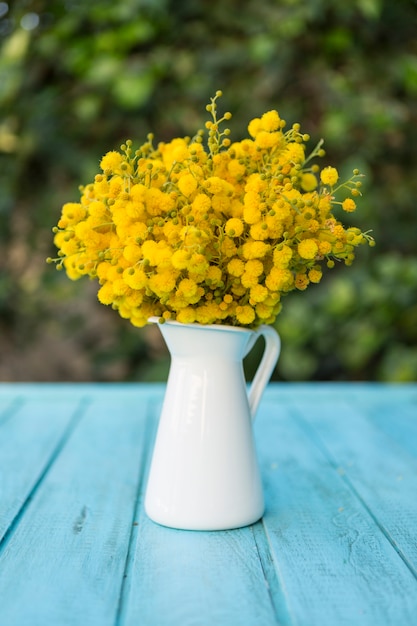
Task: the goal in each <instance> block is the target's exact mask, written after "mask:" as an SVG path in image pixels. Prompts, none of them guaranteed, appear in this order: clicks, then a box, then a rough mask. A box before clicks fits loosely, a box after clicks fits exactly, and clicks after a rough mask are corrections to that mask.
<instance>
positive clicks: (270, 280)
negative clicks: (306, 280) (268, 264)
mask: <svg viewBox="0 0 417 626" xmlns="http://www.w3.org/2000/svg"><path fill="white" fill-rule="evenodd" d="M293 284H294V278H293V275H292V273H291V272H290V270H287V269H283V268H280V267H272V268H271V270H270V272H269V274H268V275H267V277H266V280H265V285H266V287H267V288H268V289H269V290H270V291H272V292H275V291H289V290H290V289H291V288H292V287H293Z"/></svg>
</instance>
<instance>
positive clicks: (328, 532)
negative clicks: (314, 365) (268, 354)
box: [257, 394, 417, 626]
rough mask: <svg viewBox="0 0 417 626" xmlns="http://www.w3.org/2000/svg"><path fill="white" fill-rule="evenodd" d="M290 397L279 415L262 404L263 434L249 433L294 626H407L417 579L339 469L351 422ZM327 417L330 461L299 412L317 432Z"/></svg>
mask: <svg viewBox="0 0 417 626" xmlns="http://www.w3.org/2000/svg"><path fill="white" fill-rule="evenodd" d="M297 397H299V396H297V394H296V395H295V396H294V402H290V401H289V400H287V401H286V403H285V404H284V405H283V406H281V407H280V406H279V405H277V404H276V403H274V404H273V405H269V404H268V403H264V405H263V408H262V411H261V414H260V416H259V421H260V422H261V420H264V421H266V422H268V425H267V426H265V427H264V428H263V429H261V425H260V424H259V431H258V433H257V434H258V443H259V454H260V458H261V463H262V468H263V474H264V477H265V487H266V499H267V502H268V509H267V512H266V515H265V517H264V524H265V529H266V533H267V535H268V538H269V541H270V545H271V551H272V554H273V558H274V560H275V564H276V568H277V572H278V576H279V579H280V580H282V581H283V583H284V584H285V589H286V592H287V602H288V610H289V613H290V615H291V616H292V617H293V619H294V623H296V624H298V623H300V624H306V626H316V625H317V626H325V625H327V624H328V625H329V626H331V625H334V624H355V625H356V624H357V625H361V624H363V625H373V624H384V625H389V624H392V625H393V626H394V625H398V624H402V625H404V626H405V625H409V626H412V625H413V626H414V624H415V615H416V611H417V592H416V590H417V587H416V585H417V581H416V578H415V576H414V575H413V573H412V572H411V571H410V569H409V568H408V567H407V565H406V564H405V562H404V561H403V560H402V559H401V558H400V557H399V555H398V553H397V551H396V550H395V549H394V548H393V546H392V544H391V543H390V541H388V540H387V537H386V536H385V534H384V532H382V531H381V529H380V527H379V525H378V523H377V522H376V520H375V518H374V517H373V516H372V515H370V513H369V510H368V509H367V507H366V506H364V504H363V502H362V500H361V499H360V498H358V495H357V493H356V492H355V491H354V490H352V489H351V487H350V485H349V484H347V483H346V481H345V480H344V477H343V471H342V470H341V469H340V468H341V464H340V462H339V461H340V454H342V453H343V452H344V451H345V446H346V437H345V433H346V430H349V427H348V425H347V419H348V417H349V415H345V414H344V413H343V412H341V409H340V402H338V403H337V404H336V405H335V403H334V401H333V400H331V401H330V402H328V403H326V402H324V401H323V400H322V401H318V402H316V403H315V402H314V394H313V397H311V398H305V399H304V402H303V403H302V406H301V405H300V402H297V400H296V399H297ZM336 407H337V413H336V412H335V408H336ZM326 409H327V412H328V417H329V419H331V418H332V420H333V429H334V431H335V432H334V437H333V438H334V440H335V441H338V442H339V447H340V450H339V452H340V454H339V455H338V454H336V456H335V458H333V457H332V458H329V457H328V456H327V455H326V453H325V451H323V449H322V447H321V446H320V445H319V442H318V441H317V440H315V439H314V438H312V437H311V432H306V430H305V428H303V425H302V424H300V422H299V420H298V419H297V412H298V415H303V416H304V415H305V416H308V418H306V419H309V420H311V422H312V423H314V425H316V420H317V421H319V422H320V419H321V416H322V414H323V412H324V411H325V410H326ZM327 425H328V424H327ZM336 431H338V433H337V434H336ZM323 432H326V433H327V431H326V426H323ZM360 438H361V436H360V431H358V432H357V435H356V440H359V439H360ZM361 440H362V439H361ZM364 441H366V439H364ZM346 447H347V446H346ZM382 465H383V466H384V467H385V464H384V463H382ZM381 469H382V468H381ZM407 495H408V496H410V495H411V493H410V492H407ZM403 497H404V494H403ZM414 528H416V527H414ZM307 615H308V621H307Z"/></svg>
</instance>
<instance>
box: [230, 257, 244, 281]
mask: <svg viewBox="0 0 417 626" xmlns="http://www.w3.org/2000/svg"><path fill="white" fill-rule="evenodd" d="M227 271H228V272H229V274H230V275H231V276H236V277H239V276H242V274H243V272H244V271H245V264H244V262H243V261H242V260H241V259H238V258H234V259H232V260H231V261H229V263H228V264H227Z"/></svg>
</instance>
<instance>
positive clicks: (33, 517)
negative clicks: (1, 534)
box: [0, 394, 147, 626]
mask: <svg viewBox="0 0 417 626" xmlns="http://www.w3.org/2000/svg"><path fill="white" fill-rule="evenodd" d="M105 396H106V394H105ZM137 400H138V398H137V397H136V398H134V401H133V402H132V399H127V400H125V401H124V400H123V398H117V399H116V400H112V398H111V396H109V397H105V398H104V400H102V399H100V398H99V397H95V398H94V399H92V401H91V403H90V405H89V407H88V409H87V411H86V412H85V414H84V415H83V417H82V419H81V421H80V422H79V424H78V426H77V428H76V430H75V431H74V432H73V433H72V435H71V437H70V438H69V439H68V441H67V442H66V445H65V447H64V448H63V449H62V450H61V452H60V454H59V456H58V458H56V459H55V461H54V463H53V465H52V466H51V468H50V470H49V472H48V473H47V475H46V476H45V477H44V479H43V481H42V482H41V484H40V485H39V486H38V489H37V490H36V492H35V493H34V494H33V497H32V500H31V502H30V503H29V504H28V506H27V508H26V511H25V515H24V517H23V518H22V519H21V520H19V524H18V525H17V527H16V528H14V529H12V532H11V533H9V535H8V536H7V540H6V541H4V542H3V545H2V550H1V553H0V590H1V592H0V600H1V601H0V606H1V620H2V623H3V624H4V625H5V626H6V625H7V626H15V625H20V624H22V625H23V624H28V625H29V624H30V625H31V626H49V625H51V626H52V625H53V626H55V625H56V626H59V625H61V624H71V625H72V624H74V625H76V624H77V625H80V624H83V625H87V624H97V625H100V626H107V625H113V624H114V623H115V619H116V615H117V610H118V603H119V597H120V589H121V586H122V582H123V575H124V568H125V562H126V557H127V552H128V548H129V540H130V535H131V529H132V524H133V521H134V520H133V513H134V508H135V502H136V497H137V492H138V488H139V481H140V480H141V476H142V466H143V455H144V447H145V443H146V424H147V421H146V410H147V404H146V402H145V403H143V402H142V403H139V404H138V402H137ZM30 404H31V406H34V404H33V401H32V402H31V403H30ZM39 408H40V407H39ZM40 412H41V411H40ZM33 417H34V422H35V424H36V422H37V420H36V419H35V415H33ZM38 418H39V419H41V418H40V416H38ZM51 421H53V420H51Z"/></svg>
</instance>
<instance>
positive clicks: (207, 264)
mask: <svg viewBox="0 0 417 626" xmlns="http://www.w3.org/2000/svg"><path fill="white" fill-rule="evenodd" d="M217 97H219V96H218V95H216V98H217ZM216 98H214V99H212V103H211V105H210V108H209V111H210V115H211V118H212V119H210V120H209V121H208V122H207V123H206V129H207V130H208V131H209V133H208V139H207V141H206V146H205V145H204V143H203V134H204V132H203V131H198V133H197V134H194V138H193V139H190V137H184V138H179V137H178V138H174V139H172V140H171V141H169V142H168V143H164V142H162V143H159V144H157V146H156V147H154V146H153V145H152V138H151V137H150V136H149V137H148V138H147V140H146V141H145V143H144V144H143V145H142V146H139V149H137V150H133V149H132V142H130V141H128V142H126V145H125V146H122V147H121V150H120V151H110V152H108V153H107V154H105V155H104V156H103V158H102V159H101V161H100V168H101V171H100V172H98V173H97V174H96V175H95V176H94V178H93V181H92V182H91V183H89V184H86V185H85V186H84V187H81V188H80V189H81V191H80V196H79V202H68V203H66V204H64V206H63V207H62V212H61V215H60V218H59V220H58V225H57V227H55V228H54V233H55V234H54V243H55V245H56V247H57V248H58V255H57V258H56V259H48V261H49V262H52V261H54V262H55V263H56V264H57V267H58V269H61V268H63V269H65V271H66V273H67V275H68V277H69V278H70V279H72V280H77V279H79V278H80V277H81V276H85V275H87V276H89V277H90V278H92V279H94V280H97V281H98V285H99V287H98V298H99V300H100V302H102V303H103V304H107V305H111V306H112V307H113V308H114V309H115V310H117V311H118V312H119V314H120V316H121V317H123V318H126V319H129V320H130V322H131V323H132V324H133V325H134V326H137V327H141V326H144V325H145V324H146V323H147V320H148V318H149V317H151V316H157V317H163V319H165V320H177V321H179V322H182V323H194V322H197V323H202V324H213V323H216V324H222V323H224V324H232V325H243V326H254V327H256V326H258V325H259V324H261V323H265V324H272V323H273V322H274V320H275V318H276V316H277V315H278V314H279V313H280V310H281V297H282V295H283V294H285V293H287V292H289V291H291V290H294V289H299V290H304V289H306V287H307V286H308V285H309V284H310V283H318V282H319V281H320V280H321V278H322V267H321V264H326V265H327V266H328V267H333V266H334V264H335V259H339V260H341V261H343V262H344V263H345V264H346V265H350V264H351V263H352V261H353V259H354V257H355V254H354V253H355V248H356V247H357V246H359V245H361V244H362V243H366V242H367V243H370V245H371V244H373V240H372V239H371V237H370V236H369V235H368V234H364V233H362V232H361V230H360V229H359V228H355V227H354V226H351V227H349V228H345V226H344V225H343V224H342V223H341V221H339V220H337V219H336V217H335V216H334V209H335V208H339V207H340V206H341V207H342V209H343V210H344V211H346V212H352V211H354V210H355V209H356V202H355V200H356V199H357V198H358V197H359V196H360V195H361V194H360V191H359V188H358V185H359V183H357V177H358V176H359V173H358V171H357V170H354V172H353V176H352V177H351V178H350V179H349V180H347V181H345V182H342V183H339V182H338V181H339V174H338V171H337V169H335V168H334V167H331V166H329V167H325V168H324V169H322V170H321V171H320V168H319V166H317V165H316V164H311V160H312V159H313V158H315V157H320V156H322V155H323V153H324V151H323V150H322V149H321V143H320V144H318V146H317V147H316V148H315V149H314V150H313V151H312V152H311V153H310V154H308V155H307V156H306V142H307V140H308V136H306V135H303V134H302V133H301V132H300V125H299V124H293V126H292V127H291V129H289V130H288V131H286V132H284V128H285V122H284V120H281V118H280V116H279V114H278V112H277V111H276V110H270V111H266V112H265V113H263V114H262V115H261V116H260V117H255V118H254V119H252V120H251V121H250V123H249V125H248V132H249V135H248V136H247V137H246V138H243V139H242V140H241V141H233V142H232V141H231V140H230V139H229V138H228V134H229V132H230V131H229V130H227V132H226V130H225V129H222V128H221V125H222V124H223V122H225V121H226V120H228V119H229V114H228V113H227V114H225V115H224V116H223V118H220V119H219V118H218V117H217V109H216V107H217V105H216V104H215V102H216ZM206 136H207V135H206ZM336 184H337V185H338V186H339V188H345V189H346V190H347V191H348V192H349V193H350V196H351V197H348V198H346V199H345V200H343V201H342V202H340V201H339V200H337V199H336V198H335V197H334V195H335V191H336ZM353 198H355V199H353Z"/></svg>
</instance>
